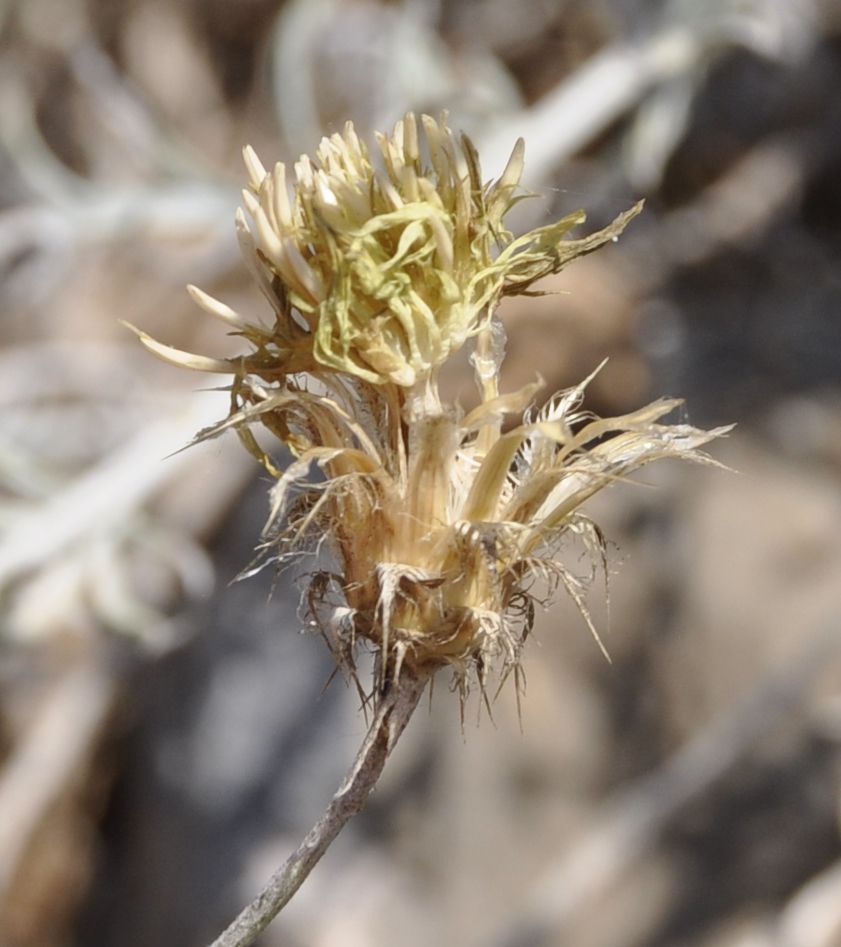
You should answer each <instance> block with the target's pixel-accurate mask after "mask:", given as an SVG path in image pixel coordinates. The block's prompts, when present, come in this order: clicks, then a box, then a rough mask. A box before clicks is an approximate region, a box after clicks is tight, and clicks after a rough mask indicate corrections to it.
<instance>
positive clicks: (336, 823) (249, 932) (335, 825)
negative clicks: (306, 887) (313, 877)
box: [210, 667, 429, 947]
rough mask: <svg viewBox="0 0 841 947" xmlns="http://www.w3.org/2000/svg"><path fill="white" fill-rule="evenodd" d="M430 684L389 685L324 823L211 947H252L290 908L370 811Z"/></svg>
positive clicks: (417, 677) (406, 677)
mask: <svg viewBox="0 0 841 947" xmlns="http://www.w3.org/2000/svg"><path fill="white" fill-rule="evenodd" d="M428 679H429V678H428V675H425V674H422V673H419V672H417V671H416V670H412V669H410V668H406V667H404V668H403V669H402V670H401V671H400V674H399V676H398V678H397V680H395V681H392V682H390V683H389V684H388V685H387V689H386V691H385V693H384V694H383V695H382V696H381V697H380V700H379V704H378V706H377V710H376V713H375V715H374V719H373V721H372V722H371V726H370V727H369V728H368V733H367V734H366V736H365V740H364V742H363V743H362V746H361V747H360V749H359V752H358V753H357V755H356V759H355V760H354V761H353V765H352V766H351V768H350V770H349V771H348V774H347V776H346V777H345V780H344V782H343V783H342V785H341V786H340V787H339V788H338V790H337V791H336V793H335V795H334V796H333V798H332V799H331V800H330V803H329V805H328V806H327V808H326V809H325V810H324V813H323V814H322V816H321V818H319V820H318V821H317V822H316V823H315V825H314V826H313V827H312V828H311V829H310V831H309V833H308V834H307V836H306V838H305V839H304V840H303V842H301V844H300V845H299V846H298V848H297V849H296V850H295V851H294V852H293V853H292V854H291V855H290V856H289V858H287V859H286V861H285V862H284V863H283V864H282V865H281V866H280V867H279V868H278V869H277V871H276V872H275V873H274V874H273V875H272V876H271V878H270V879H269V881H268V883H267V884H266V886H265V887H264V888H263V890H262V891H261V892H260V894H258V895H257V897H256V898H255V899H254V900H253V901H252V902H251V903H250V904H249V905H248V906H247V907H246V908H244V909H243V910H242V911H241V912H240V914H239V915H238V916H237V917H236V919H235V920H234V921H232V922H231V924H230V925H229V926H228V927H227V928H226V929H225V930H224V931H223V932H222V933H221V934H220V935H219V937H217V938H216V940H214V941H213V943H212V944H210V947H247V945H249V944H252V943H253V942H254V940H255V939H256V938H257V937H258V936H259V934H260V933H261V932H262V931H264V930H265V929H266V928H267V927H268V926H269V924H270V923H271V922H272V920H274V918H275V917H276V916H277V914H278V913H279V912H280V911H281V910H282V909H283V908H284V907H285V906H286V904H287V903H288V902H289V900H290V899H291V898H292V896H293V895H294V894H295V892H296V891H297V890H298V888H300V887H301V885H302V884H303V882H304V881H305V880H306V878H307V877H308V875H309V873H310V872H311V871H312V870H313V868H314V867H315V865H316V863H317V862H318V860H319V859H320V858H321V856H322V855H323V854H324V853H325V852H326V851H327V849H328V848H329V847H330V845H331V843H332V842H333V840H334V839H335V838H336V836H337V835H338V834H339V832H341V830H342V828H344V825H345V823H346V822H348V821H349V820H350V819H351V818H352V817H353V816H355V815H356V814H357V813H359V812H361V811H362V809H363V808H364V807H365V803H366V802H367V800H368V795H369V794H370V792H371V790H372V789H373V788H374V786H375V785H376V783H377V780H378V779H379V777H380V774H381V773H382V771H383V767H384V766H385V762H386V760H387V759H388V756H389V754H390V753H391V751H392V749H393V748H394V746H395V744H396V743H397V741H398V740H399V738H400V735H401V734H402V733H403V730H404V729H405V727H406V724H407V723H408V722H409V718H410V717H411V716H412V713H413V712H414V710H415V707H416V706H417V703H418V700H419V699H420V696H421V694H422V693H423V690H424V688H425V686H426V683H427V681H428Z"/></svg>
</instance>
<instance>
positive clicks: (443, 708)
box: [0, 0, 841, 947]
mask: <svg viewBox="0 0 841 947" xmlns="http://www.w3.org/2000/svg"><path fill="white" fill-rule="evenodd" d="M839 93H841V5H839V4H838V3H837V2H836V0H709V2H705V3H697V2H694V3H693V2H692V0H556V2H549V0H520V2H518V3H512V2H510V0H453V2H449V3H443V2H440V0H437V2H436V0H404V2H402V3H401V2H391V3H388V2H375V0H287V2H279V0H242V2H238V3H225V2H222V0H204V2H201V0H178V2H171V0H170V2H164V0H109V2H105V0H4V2H0V319H1V320H2V321H1V322H0V333H2V335H1V336H0V338H1V339H2V349H0V531H1V532H0V621H1V622H2V625H0V944H2V945H4V947H114V945H117V944H119V945H120V947H151V945H167V947H200V945H203V944H205V943H206V942H207V941H208V940H210V939H212V937H213V936H214V935H215V934H217V933H218V932H219V931H220V930H221V928H222V927H223V926H224V925H225V924H226V923H227V921H228V920H230V918H231V917H232V916H233V914H234V913H235V912H236V911H237V910H238V909H239V908H240V907H241V906H242V905H243V904H244V903H246V901H248V900H249V899H250V898H251V897H252V896H253V895H254V893H256V891H257V890H258V888H259V886H260V885H261V884H262V883H263V882H264V881H265V880H266V878H267V876H268V875H269V874H270V872H271V870H272V869H273V868H274V867H275V866H276V865H277V864H278V863H279V862H280V861H282V860H283V859H284V858H285V856H286V854H287V853H288V852H289V851H290V850H291V849H292V848H293V847H294V846H295V845H296V844H297V842H298V841H299V840H300V838H301V837H302V836H303V834H304V832H305V831H306V830H307V829H308V827H309V825H310V824H311V823H312V821H313V820H314V818H315V817H316V816H317V814H318V813H319V812H320V811H321V809H322V807H323V805H324V804H325V802H326V801H327V799H328V798H329V796H330V795H331V794H332V792H333V791H334V789H335V788H336V786H337V784H338V782H339V780H340V778H341V775H342V774H343V772H344V770H345V768H346V767H347V765H348V763H349V762H350V760H351V758H352V756H353V754H354V752H355V750H356V748H357V746H358V744H359V741H360V739H361V736H362V734H363V733H364V720H363V719H362V716H361V714H360V713H359V712H358V700H357V697H356V695H355V693H354V691H353V690H352V689H351V688H347V687H345V686H344V684H343V683H342V682H341V681H336V682H334V683H333V684H332V685H331V686H330V687H329V688H328V689H326V690H324V684H325V682H326V680H327V678H328V677H329V674H330V670H331V667H330V662H329V660H328V656H327V654H326V649H325V648H324V646H323V644H322V643H321V642H320V641H319V640H316V639H313V638H310V637H308V636H302V635H301V634H299V628H300V622H299V620H298V618H297V616H296V607H297V592H296V589H295V587H294V585H292V584H290V583H289V581H288V580H286V579H283V580H281V582H280V583H279V584H278V587H277V588H276V589H275V590H274V595H273V596H272V597H271V598H270V592H271V587H272V576H270V575H268V574H265V573H264V574H260V575H259V576H256V577H253V578H249V579H248V580H246V581H243V582H239V583H236V584H233V585H231V584H230V583H231V580H232V579H233V578H234V577H235V576H236V575H237V574H238V573H239V572H240V571H241V570H242V569H243V568H244V567H246V566H247V565H248V563H249V561H250V559H251V554H252V549H253V546H254V543H255V541H256V539H257V536H258V532H259V529H260V527H261V525H262V523H263V521H264V517H265V514H266V509H267V500H266V491H267V488H268V483H267V481H266V478H265V476H261V474H260V472H259V470H258V469H257V468H256V464H255V463H254V462H253V461H252V460H251V459H250V458H248V457H247V456H246V455H245V453H244V452H243V451H242V450H241V449H239V447H238V445H237V444H236V443H235V442H234V441H235V439H234V438H231V439H228V438H223V439H221V440H219V441H214V442H212V443H211V444H209V445H204V446H202V447H201V448H192V449H190V450H189V451H186V452H183V453H173V452H175V451H177V450H178V448H180V447H181V446H183V445H184V444H185V443H187V442H188V441H189V440H190V438H191V436H192V434H193V433H194V432H195V431H196V430H198V429H199V428H201V427H202V426H204V425H206V424H208V423H209V422H210V421H212V420H215V419H218V418H220V417H222V416H224V414H225V412H226V410H227V405H226V397H225V394H224V393H223V392H219V391H199V390H198V387H199V386H200V385H201V384H205V383H207V379H206V378H205V377H203V376H190V375H189V373H187V372H182V371H178V370H176V369H173V368H170V367H168V366H165V365H162V364H159V363H157V362H156V361H155V360H154V359H153V358H151V357H150V356H148V355H147V354H146V353H144V352H143V351H142V350H141V348H140V346H139V345H138V344H137V342H136V340H135V339H134V338H133V337H132V336H131V335H130V334H129V333H128V332H127V331H126V330H125V329H124V328H123V327H122V326H121V325H119V323H118V320H120V319H123V320H127V321H129V322H131V323H134V324H137V325H139V326H142V327H143V328H144V329H145V330H147V331H148V332H150V333H151V334H152V335H154V336H156V337H157V338H160V339H162V340H164V341H166V342H168V343H170V344H173V345H176V346H182V347H185V348H189V349H192V350H193V351H201V352H205V353H208V354H224V353H226V352H229V351H231V348H230V346H231V340H230V339H227V338H226V337H225V335H224V333H223V331H222V330H220V329H219V328H218V327H217V326H214V325H210V324H208V323H209V322H210V320H207V319H205V318H203V317H201V316H200V314H199V312H198V310H197V309H196V308H195V307H194V306H193V305H192V304H191V303H190V301H189V299H188V297H187V295H186V293H185V292H184V288H183V287H184V284H185V283H187V282H194V283H197V284H199V285H201V286H202V287H203V288H204V289H206V290H207V291H209V292H211V293H213V294H214V295H216V296H219V297H220V298H222V299H224V300H225V301H226V302H228V303H229V304H231V305H232V306H234V307H235V308H237V309H239V310H240V311H243V312H246V313H255V314H256V313H257V312H259V309H260V305H261V302H260V300H259V299H258V293H257V292H256V291H255V288H254V287H253V286H252V285H251V283H250V282H249V280H248V279H247V277H246V274H245V270H244V267H243V266H242V264H241V262H240V260H239V257H238V253H237V250H236V244H235V240H234V236H233V225H232V218H233V210H234V208H235V206H236V204H237V202H238V189H239V187H240V185H241V183H242V182H243V180H244V173H243V169H242V167H241V157H240V149H241V147H242V145H243V144H245V143H246V142H250V143H251V144H252V145H254V146H255V148H256V149H257V151H258V153H259V154H260V155H261V156H262V157H263V160H264V162H265V163H267V164H269V163H270V162H272V161H274V160H276V159H282V160H288V159H294V158H295V157H297V155H298V154H299V153H301V152H302V151H309V150H312V149H313V148H314V147H315V146H316V145H317V142H318V140H319V138H320V136H321V135H322V134H324V133H329V132H331V131H333V130H336V129H338V128H340V127H341V124H342V123H343V122H344V121H345V120H346V119H348V118H352V119H353V120H354V121H355V122H356V123H357V126H358V127H359V128H360V129H361V130H362V131H363V132H365V133H370V132H371V131H372V130H373V129H377V128H380V129H383V128H388V127H390V125H391V124H392V123H393V121H394V120H395V119H396V118H398V117H399V116H400V115H401V114H402V112H403V111H404V110H406V109H408V108H410V109H414V110H417V111H429V112H432V113H433V114H437V112H438V111H439V110H441V109H443V108H446V109H448V110H449V112H450V121H451V124H452V125H453V126H454V127H455V128H459V129H464V130H465V131H467V132H468V133H469V134H470V135H471V136H472V137H473V138H474V140H475V141H476V143H477V145H478V147H479V151H480V153H481V154H482V155H483V159H484V161H485V167H484V170H485V174H486V176H487V177H490V176H491V175H493V174H495V173H498V172H499V171H500V170H501V168H502V166H503V162H504V160H505V157H506V156H507V153H508V151H509V150H510V148H511V146H512V145H513V142H514V140H515V139H516V137H517V136H518V135H521V134H522V135H524V136H525V137H526V142H527V151H526V159H527V160H526V168H527V171H526V177H527V183H528V184H529V186H530V187H531V188H532V189H533V190H534V191H535V193H536V194H537V195H538V199H537V200H534V201H529V202H527V204H526V205H525V207H524V209H523V211H522V214H521V217H520V220H519V223H520V224H521V226H523V227H528V226H535V225H539V224H540V223H542V222H546V221H548V220H549V219H550V218H551V219H554V218H556V217H557V216H558V215H561V214H563V213H567V212H569V211H572V210H574V209H576V208H578V207H584V208H586V209H587V210H588V213H589V224H588V226H592V227H594V228H595V227H596V226H600V225H603V224H605V223H606V222H608V221H609V220H610V219H612V217H614V216H615V215H616V214H617V213H618V212H620V211H621V210H624V209H625V208H627V207H628V206H629V205H630V204H631V203H632V202H633V201H634V200H636V199H637V198H639V197H645V198H646V201H647V204H646V211H645V213H644V214H643V215H642V217H641V218H638V219H637V220H636V221H634V222H633V224H632V225H631V227H630V229H629V231H628V232H627V233H626V235H625V236H624V237H623V238H622V240H621V241H620V242H619V243H618V244H616V245H615V246H611V247H609V248H607V249H605V250H603V251H601V252H600V253H598V254H596V255H594V256H591V257H588V258H587V259H585V260H583V261H581V262H579V263H576V264H575V265H574V266H573V267H571V268H570V269H569V270H568V271H566V272H564V273H562V274H561V275H560V276H559V277H557V278H554V279H553V280H550V281H547V283H548V285H546V286H545V287H544V288H546V289H552V290H557V293H556V294H553V295H550V296H546V297H543V298H540V299H520V300H509V301H507V302H506V305H505V306H504V307H503V310H502V315H503V318H504V320H505V323H506V327H507V330H508V334H509V344H508V353H509V357H508V360H507V362H506V365H505V370H504V377H503V385H504V386H505V387H506V388H508V389H509V390H510V389H513V388H515V387H518V386H519V385H521V384H524V383H526V382H528V381H531V380H532V379H533V378H534V375H535V372H538V371H539V372H540V373H541V374H542V375H543V376H544V377H545V378H546V379H547V392H551V391H552V390H555V389H557V388H560V387H563V386H565V385H569V384H572V383H574V382H578V381H579V380H580V379H581V378H582V377H584V376H585V375H586V374H588V373H589V372H590V371H591V370H592V369H593V368H594V367H595V365H596V364H598V363H599V362H600V361H601V359H602V358H603V357H605V356H609V357H610V361H609V363H608V365H607V367H606V368H605V369H604V371H603V372H602V373H601V375H600V376H599V377H598V379H597V380H596V381H595V382H594V383H593V385H592V388H591V390H590V402H589V404H590V406H591V407H593V408H594V409H595V410H598V411H599V412H602V413H605V412H611V413H621V412H625V411H628V410H631V409H632V408H634V407H637V406H639V405H640V404H641V403H643V402H644V401H645V400H646V399H652V398H654V397H656V396H659V395H661V394H662V395H679V396H684V397H685V398H686V399H687V407H686V417H687V418H688V419H689V420H691V422H692V423H694V424H696V425H699V426H713V425H717V424H723V423H728V422H732V421H735V422H737V423H738V427H737V429H736V431H735V432H734V434H733V435H731V437H730V438H729V439H728V440H727V441H726V442H720V443H718V444H715V445H713V449H712V450H713V453H714V454H715V456H716V457H717V458H718V459H719V460H721V461H723V462H724V463H726V464H728V465H729V466H731V467H732V468H734V469H735V471H738V472H737V473H727V472H722V471H717V470H711V469H710V468H699V469H695V468H690V467H687V466H681V465H673V466H669V465H665V466H663V467H661V468H658V467H656V466H655V467H653V468H650V469H648V470H646V471H645V472H644V474H643V475H642V476H640V477H639V478H638V479H639V480H640V481H641V483H640V485H631V484H621V485H617V486H616V487H615V488H614V489H612V490H610V491H608V492H607V494H606V495H604V496H602V497H600V498H599V501H598V503H596V504H594V505H593V508H592V510H591V512H592V515H593V516H594V517H595V518H596V519H597V521H598V522H599V523H600V524H601V525H602V526H603V528H604V530H605V532H606V533H607V535H608V537H609V538H610V540H611V548H610V562H609V567H610V568H609V571H610V585H609V596H607V597H606V596H605V592H604V589H603V588H602V587H601V586H597V587H595V588H594V590H593V593H592V596H591V606H592V608H593V611H594V613H595V614H596V619H597V624H598V626H599V628H600V629H601V630H602V631H603V633H604V636H605V639H606V642H607V645H608V648H609V650H610V652H611V656H612V664H608V663H607V662H606V661H605V660H604V659H603V658H602V657H601V655H600V653H599V651H598V648H597V647H596V646H595V645H594V642H593V641H592V639H591V637H590V636H589V634H588V632H587V630H586V627H585V626H584V624H583V622H582V621H581V619H580V617H579V616H578V615H577V614H576V611H575V609H574V608H573V607H571V606H569V604H565V603H561V605H560V606H558V607H556V608H553V609H552V610H550V611H548V612H546V613H545V614H542V615H541V616H540V618H539V621H538V627H537V631H536V635H535V639H534V640H533V641H532V642H531V645H530V648H529V649H528V655H527V660H526V676H527V694H526V697H525V699H524V701H523V707H522V729H521V727H520V723H519V721H518V712H517V707H516V701H515V699H514V694H513V691H511V690H510V689H509V690H505V691H503V692H502V694H501V695H500V696H499V698H498V700H497V702H496V704H495V705H494V709H493V712H494V721H493V722H491V721H489V720H488V719H487V717H484V719H482V720H481V721H480V722H479V723H478V725H477V720H478V718H479V717H480V714H479V712H478V709H477V708H476V707H475V706H471V707H470V708H469V709H468V714H467V720H466V724H465V727H464V729H463V730H462V729H461V728H460V726H459V713H458V702H457V700H456V699H455V698H454V697H453V696H452V695H451V694H449V693H447V687H446V684H445V682H444V681H443V680H442V681H441V682H439V684H440V685H441V686H438V687H436V692H435V696H434V700H433V701H432V705H431V709H430V710H429V712H428V713H427V712H426V711H425V710H423V711H421V712H419V713H418V714H417V716H416V719H415V720H414V721H413V723H412V726H411V727H410V729H409V731H408V732H407V734H406V736H405V738H404V741H403V743H402V744H401V745H400V746H399V747H398V750H397V752H396V753H395V756H394V757H393V759H392V761H391V764H390V766H389V767H388V768H387V772H386V775H385V776H384V779H383V781H382V783H381V785H380V788H379V789H378V791H377V792H376V794H375V795H374V796H373V797H372V800H371V803H370V806H369V808H368V810H367V811H366V812H365V813H364V814H363V815H362V816H360V817H359V818H358V819H357V820H356V822H355V823H354V824H352V825H351V826H350V827H349V828H348V829H347V830H346V831H345V833H344V835H343V836H342V837H341V838H340V840H339V841H338V842H337V843H336V844H335V846H334V847H333V848H332V849H331V850H330V852H329V854H328V855H327V857H326V858H325V859H324V861H323V862H322V864H321V865H320V866H319V867H318V868H317V870H316V871H315V873H314V874H313V876H312V877H311V878H310V880H309V881H308V883H307V884H306V885H305V886H304V888H303V889H302V891H301V892H300V894H299V896H298V897H297V898H296V900H295V901H294V902H293V903H292V905H291V906H290V907H289V909H288V910H287V911H286V912H284V914H283V915H282V917H281V918H280V919H279V920H278V921H277V922H276V923H275V924H274V925H273V926H272V927H271V929H270V930H269V931H268V932H267V933H266V934H265V935H264V936H263V939H262V940H261V944H263V945H264V947H304V945H307V947H357V945H358V947H363V945H364V947H378V945H386V944H388V945H391V944H394V943H399V944H401V945H404V947H422V945H430V944H443V945H449V944H458V945H460V947H560V945H573V947H667V945H691V947H781V945H785V947H829V945H839V944H841V844H840V841H839V840H840V839H841V836H839V787H841V618H839V605H841V538H839V525H841V491H839V485H841V318H840V316H841V94H839ZM197 379H198V380H197ZM213 384H215V381H214V380H213V379H212V378H211V379H210V382H209V385H210V387H212V386H213ZM606 601H608V602H609V609H608V608H607V607H606V606H605V602H606Z"/></svg>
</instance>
